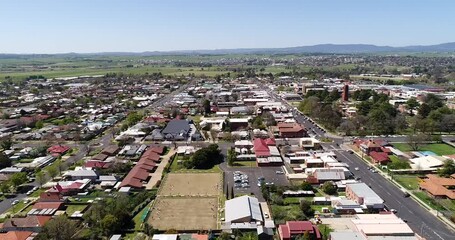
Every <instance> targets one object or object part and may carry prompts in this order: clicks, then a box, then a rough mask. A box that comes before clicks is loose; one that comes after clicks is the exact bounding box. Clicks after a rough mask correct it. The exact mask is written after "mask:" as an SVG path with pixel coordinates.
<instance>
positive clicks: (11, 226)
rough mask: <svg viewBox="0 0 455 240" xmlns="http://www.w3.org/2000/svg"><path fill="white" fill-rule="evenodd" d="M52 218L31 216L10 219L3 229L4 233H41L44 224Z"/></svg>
mask: <svg viewBox="0 0 455 240" xmlns="http://www.w3.org/2000/svg"><path fill="white" fill-rule="evenodd" d="M51 218H52V217H51V216H37V215H29V216H26V217H23V218H20V217H17V218H9V219H6V220H5V222H4V223H3V225H2V227H1V229H2V230H3V231H30V232H39V231H41V228H42V227H43V226H44V224H46V223H47V222H48V221H49V220H50V219H51Z"/></svg>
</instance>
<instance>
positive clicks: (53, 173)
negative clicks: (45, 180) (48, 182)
mask: <svg viewBox="0 0 455 240" xmlns="http://www.w3.org/2000/svg"><path fill="white" fill-rule="evenodd" d="M47 173H49V176H50V177H51V178H52V179H54V178H55V177H57V176H58V168H57V166H55V165H51V166H49V167H48V168H47Z"/></svg>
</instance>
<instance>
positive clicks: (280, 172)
mask: <svg viewBox="0 0 455 240" xmlns="http://www.w3.org/2000/svg"><path fill="white" fill-rule="evenodd" d="M275 173H276V174H284V172H283V171H276V172H275Z"/></svg>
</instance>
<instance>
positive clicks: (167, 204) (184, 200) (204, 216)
mask: <svg viewBox="0 0 455 240" xmlns="http://www.w3.org/2000/svg"><path fill="white" fill-rule="evenodd" d="M221 192H222V175H221V174H219V173H170V174H168V175H167V176H166V178H165V179H164V180H163V183H162V184H161V187H160V190H159V191H158V197H157V198H156V199H155V201H154V203H153V204H152V209H151V212H150V215H149V218H148V220H147V222H148V223H149V224H150V225H151V226H152V227H153V228H155V229H158V230H162V231H165V230H168V229H176V230H179V231H189V230H213V229H217V228H218V222H219V219H218V216H219V211H220V207H222V206H219V202H220V194H221Z"/></svg>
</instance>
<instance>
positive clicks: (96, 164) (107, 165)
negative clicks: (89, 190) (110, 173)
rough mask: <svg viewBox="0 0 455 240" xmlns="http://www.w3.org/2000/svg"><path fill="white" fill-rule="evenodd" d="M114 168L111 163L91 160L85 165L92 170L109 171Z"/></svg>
mask: <svg viewBox="0 0 455 240" xmlns="http://www.w3.org/2000/svg"><path fill="white" fill-rule="evenodd" d="M111 166H112V163H111V162H103V161H98V160H89V161H87V162H85V163H84V167H85V168H92V169H98V168H99V169H108V168H110V167H111Z"/></svg>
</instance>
